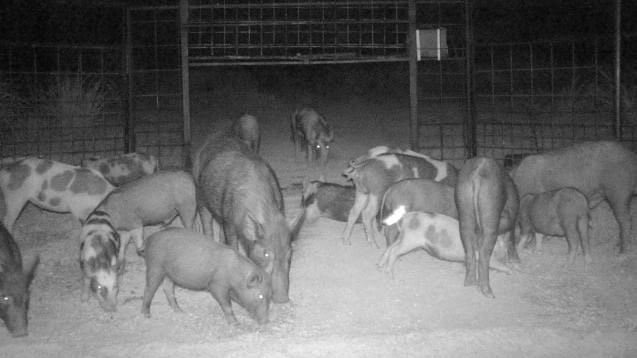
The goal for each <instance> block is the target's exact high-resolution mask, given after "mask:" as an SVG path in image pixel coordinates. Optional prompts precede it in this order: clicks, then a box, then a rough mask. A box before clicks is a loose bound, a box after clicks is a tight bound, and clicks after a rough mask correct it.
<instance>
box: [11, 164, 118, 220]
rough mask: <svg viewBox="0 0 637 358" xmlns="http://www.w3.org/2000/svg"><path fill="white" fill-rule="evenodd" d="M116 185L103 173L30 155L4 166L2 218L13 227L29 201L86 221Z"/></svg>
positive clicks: (43, 207) (46, 208)
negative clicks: (105, 177)
mask: <svg viewBox="0 0 637 358" xmlns="http://www.w3.org/2000/svg"><path fill="white" fill-rule="evenodd" d="M113 189H114V186H113V185H111V184H110V183H109V182H108V181H107V180H106V179H104V177H103V176H102V174H100V173H99V172H97V171H95V170H93V169H88V168H81V167H77V166H73V165H69V164H64V163H60V162H56V161H53V160H48V159H40V158H33V157H29V158H26V159H23V160H19V161H17V162H14V163H12V164H9V165H7V166H4V167H2V169H0V190H1V191H2V195H0V199H2V197H4V200H1V201H0V218H2V223H3V224H4V226H5V227H6V228H7V229H8V230H9V231H13V224H14V223H15V221H16V219H17V218H18V215H20V212H21V211H22V209H23V208H24V205H26V203H27V202H31V203H32V204H34V205H36V206H38V207H40V208H42V209H45V210H50V211H53V212H57V213H68V212H70V213H71V214H73V216H74V217H75V218H77V219H78V220H80V222H83V221H84V220H85V219H86V217H87V216H88V214H90V213H91V211H93V209H95V207H96V206H97V204H99V203H100V202H101V201H102V200H103V199H104V198H105V197H106V195H108V194H109V193H110V192H111V191H112V190H113Z"/></svg>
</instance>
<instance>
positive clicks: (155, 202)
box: [98, 170, 196, 230]
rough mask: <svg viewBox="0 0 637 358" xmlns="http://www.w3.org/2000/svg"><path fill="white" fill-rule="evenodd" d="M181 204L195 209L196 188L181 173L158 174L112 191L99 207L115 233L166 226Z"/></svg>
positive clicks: (185, 174) (187, 176)
mask: <svg viewBox="0 0 637 358" xmlns="http://www.w3.org/2000/svg"><path fill="white" fill-rule="evenodd" d="M182 203H186V204H187V205H190V206H194V205H196V204H195V185H194V181H193V179H192V176H191V175H190V174H189V173H187V172H184V171H180V170H179V171H161V172H157V173H154V174H151V175H147V176H144V177H142V178H140V179H138V180H136V181H134V182H130V183H127V184H124V185H123V186H121V187H119V188H117V189H115V191H113V192H112V193H111V194H110V195H109V196H108V197H107V198H106V199H105V200H104V201H103V202H102V204H100V205H99V206H98V209H99V210H102V211H105V212H106V213H108V214H109V215H110V216H111V219H112V222H113V225H114V226H115V228H116V229H118V230H132V229H134V228H135V227H138V226H139V225H155V224H161V223H165V222H166V221H167V220H170V219H172V218H174V217H175V216H176V215H177V211H176V208H177V207H180V206H181V204H182Z"/></svg>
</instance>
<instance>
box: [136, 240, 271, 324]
mask: <svg viewBox="0 0 637 358" xmlns="http://www.w3.org/2000/svg"><path fill="white" fill-rule="evenodd" d="M144 258H145V260H146V288H145V289H144V298H143V302H142V314H143V315H144V316H146V317H150V303H151V301H152V299H153V296H154V295H155V292H156V291H157V288H159V285H161V283H162V281H163V282H164V286H163V290H164V294H165V295H166V299H167V300H168V304H169V305H170V307H171V308H172V309H173V310H174V311H175V312H182V310H181V308H180V307H179V305H178V304H177V299H176V298H175V285H177V286H180V287H183V288H187V289H189V290H198V291H202V290H206V291H208V292H210V294H211V295H212V297H214V299H215V300H216V301H217V302H218V303H219V305H220V306H221V309H222V311H223V314H224V316H225V318H226V321H228V323H231V324H236V323H237V319H236V318H235V316H234V312H233V311H232V303H231V301H235V302H237V303H238V304H239V305H241V306H242V307H243V308H245V309H246V311H248V313H249V314H250V316H251V317H252V318H253V319H254V320H256V321H257V322H259V323H260V324H263V323H266V322H267V321H268V312H269V309H270V297H271V295H272V292H271V287H270V286H271V283H270V277H269V276H268V275H267V274H266V273H265V271H263V269H261V268H260V267H259V266H257V265H256V264H254V263H253V262H252V261H250V260H248V259H247V258H245V257H244V256H243V255H241V254H239V253H237V252H236V251H235V250H233V249H231V248H230V247H228V246H226V245H223V244H219V243H216V242H214V241H212V240H210V239H209V238H208V237H206V236H204V235H201V234H198V233H195V232H192V231H189V230H186V229H181V228H168V229H166V230H163V231H159V232H156V233H154V234H152V235H150V236H149V237H148V243H147V249H146V255H145V257H144ZM195 262H196V263H197V264H196V265H194V264H193V263H195Z"/></svg>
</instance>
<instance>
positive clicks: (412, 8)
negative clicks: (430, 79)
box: [408, 0, 418, 151]
mask: <svg viewBox="0 0 637 358" xmlns="http://www.w3.org/2000/svg"><path fill="white" fill-rule="evenodd" d="M408 10H409V37H408V42H409V147H410V148H411V149H412V150H416V151H417V150H418V62H417V60H416V56H417V53H416V51H417V47H416V46H417V44H416V0H409V8H408Z"/></svg>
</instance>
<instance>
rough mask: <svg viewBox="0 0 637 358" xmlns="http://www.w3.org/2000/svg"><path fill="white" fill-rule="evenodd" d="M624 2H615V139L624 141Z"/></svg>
mask: <svg viewBox="0 0 637 358" xmlns="http://www.w3.org/2000/svg"><path fill="white" fill-rule="evenodd" d="M621 65H622V1H621V0H615V138H616V139H617V140H621V139H622V67H621Z"/></svg>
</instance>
